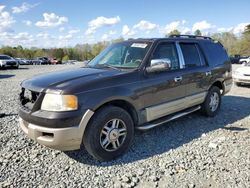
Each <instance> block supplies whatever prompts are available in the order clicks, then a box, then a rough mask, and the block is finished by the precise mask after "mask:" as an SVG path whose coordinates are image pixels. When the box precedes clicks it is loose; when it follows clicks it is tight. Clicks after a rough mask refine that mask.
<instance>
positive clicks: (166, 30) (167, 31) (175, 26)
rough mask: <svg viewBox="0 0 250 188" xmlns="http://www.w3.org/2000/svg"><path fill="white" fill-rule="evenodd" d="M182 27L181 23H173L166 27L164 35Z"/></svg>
mask: <svg viewBox="0 0 250 188" xmlns="http://www.w3.org/2000/svg"><path fill="white" fill-rule="evenodd" d="M180 25H181V21H173V22H171V23H169V24H167V25H166V26H165V28H164V33H170V32H171V31H173V30H175V29H178V27H179V26H180Z"/></svg>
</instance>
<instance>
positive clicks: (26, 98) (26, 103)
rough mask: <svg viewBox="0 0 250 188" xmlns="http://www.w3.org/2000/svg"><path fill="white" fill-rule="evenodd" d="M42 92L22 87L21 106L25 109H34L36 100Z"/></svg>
mask: <svg viewBox="0 0 250 188" xmlns="http://www.w3.org/2000/svg"><path fill="white" fill-rule="evenodd" d="M39 95H40V93H38V92H35V91H30V90H28V89H25V88H22V91H21V93H20V97H19V98H20V103H21V108H22V109H23V110H25V111H30V110H32V108H33V106H34V104H35V102H36V101H37V99H38V97H39Z"/></svg>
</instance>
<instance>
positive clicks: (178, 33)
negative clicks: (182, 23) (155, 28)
mask: <svg viewBox="0 0 250 188" xmlns="http://www.w3.org/2000/svg"><path fill="white" fill-rule="evenodd" d="M180 34H181V32H180V31H178V30H177V29H175V30H173V31H170V32H169V33H168V34H166V35H165V36H166V37H168V36H171V35H180Z"/></svg>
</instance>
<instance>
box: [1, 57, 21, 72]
mask: <svg viewBox="0 0 250 188" xmlns="http://www.w3.org/2000/svg"><path fill="white" fill-rule="evenodd" d="M8 67H12V68H16V69H18V67H19V62H18V61H17V60H16V59H14V58H13V57H10V56H8V55H0V68H8Z"/></svg>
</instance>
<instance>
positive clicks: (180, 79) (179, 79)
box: [174, 76, 182, 82]
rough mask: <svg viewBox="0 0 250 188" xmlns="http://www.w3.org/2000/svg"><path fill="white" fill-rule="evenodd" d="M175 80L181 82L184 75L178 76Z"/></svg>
mask: <svg viewBox="0 0 250 188" xmlns="http://www.w3.org/2000/svg"><path fill="white" fill-rule="evenodd" d="M174 81H175V82H180V81H182V76H176V77H175V78H174Z"/></svg>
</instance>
